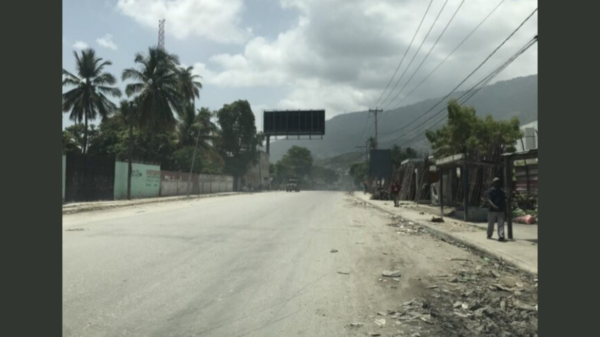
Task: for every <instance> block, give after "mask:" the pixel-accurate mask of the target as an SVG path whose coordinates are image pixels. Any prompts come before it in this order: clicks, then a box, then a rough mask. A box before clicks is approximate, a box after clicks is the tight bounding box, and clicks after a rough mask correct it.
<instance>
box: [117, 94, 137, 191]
mask: <svg viewBox="0 0 600 337" xmlns="http://www.w3.org/2000/svg"><path fill="white" fill-rule="evenodd" d="M119 111H120V112H121V115H123V118H124V119H125V122H126V123H127V126H128V127H129V156H128V157H129V158H128V164H127V199H128V200H131V172H132V169H133V168H132V167H133V126H134V125H135V124H136V123H137V122H138V119H139V110H138V107H137V102H135V101H126V100H122V101H121V105H120V107H119Z"/></svg>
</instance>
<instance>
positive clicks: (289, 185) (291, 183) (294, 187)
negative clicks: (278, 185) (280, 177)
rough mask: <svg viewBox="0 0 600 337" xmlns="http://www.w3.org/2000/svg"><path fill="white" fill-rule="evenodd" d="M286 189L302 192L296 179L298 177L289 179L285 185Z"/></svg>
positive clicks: (287, 190)
mask: <svg viewBox="0 0 600 337" xmlns="http://www.w3.org/2000/svg"><path fill="white" fill-rule="evenodd" d="M285 191H286V192H292V191H296V192H300V188H299V187H298V180H296V179H290V180H288V183H287V185H286V186H285Z"/></svg>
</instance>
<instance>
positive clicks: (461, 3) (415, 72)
mask: <svg viewBox="0 0 600 337" xmlns="http://www.w3.org/2000/svg"><path fill="white" fill-rule="evenodd" d="M464 3H465V0H462V1H461V2H460V5H458V8H456V11H455V12H454V14H452V17H451V18H450V20H449V21H448V23H447V24H446V27H444V30H442V32H441V33H440V35H439V36H438V38H437V40H435V42H434V43H433V46H431V48H430V49H429V51H428V52H427V55H425V57H424V58H423V60H422V61H421V63H420V64H419V66H418V67H417V69H415V71H414V72H413V74H412V75H411V76H410V78H409V79H408V80H407V81H406V83H404V86H403V87H402V88H401V89H400V91H398V93H397V94H396V96H394V98H392V100H391V101H389V102H388V104H387V105H386V106H385V107H383V109H386V108H387V106H389V105H390V104H392V102H394V101H395V100H396V98H398V96H400V94H401V93H402V91H404V88H406V86H407V85H408V84H409V83H410V81H411V80H412V79H413V77H415V75H416V74H417V72H419V69H421V67H422V66H423V64H424V63H425V61H426V60H427V58H428V57H429V55H430V54H431V52H432V51H433V49H434V48H435V46H436V45H437V44H438V42H440V39H441V38H442V36H444V33H445V32H446V30H447V29H448V27H449V26H450V24H451V23H452V21H453V20H454V18H455V17H456V14H458V11H460V8H461V7H462V5H463V4H464ZM409 66H410V65H409ZM382 117H383V116H382Z"/></svg>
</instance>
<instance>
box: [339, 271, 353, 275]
mask: <svg viewBox="0 0 600 337" xmlns="http://www.w3.org/2000/svg"><path fill="white" fill-rule="evenodd" d="M338 274H342V275H350V272H347V271H338Z"/></svg>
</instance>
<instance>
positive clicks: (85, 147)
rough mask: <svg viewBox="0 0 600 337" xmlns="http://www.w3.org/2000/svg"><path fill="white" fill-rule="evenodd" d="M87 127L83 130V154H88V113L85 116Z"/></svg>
mask: <svg viewBox="0 0 600 337" xmlns="http://www.w3.org/2000/svg"><path fill="white" fill-rule="evenodd" d="M84 118H85V126H84V128H83V149H82V150H83V151H82V153H87V135H88V118H87V113H86V114H85V117H84Z"/></svg>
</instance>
